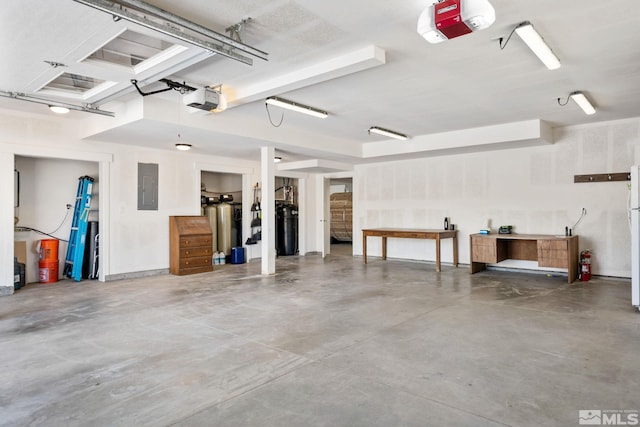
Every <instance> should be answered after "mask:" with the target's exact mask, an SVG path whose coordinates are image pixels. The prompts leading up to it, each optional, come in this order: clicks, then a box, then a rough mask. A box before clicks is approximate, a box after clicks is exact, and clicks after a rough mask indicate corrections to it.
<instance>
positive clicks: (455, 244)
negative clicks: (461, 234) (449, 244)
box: [453, 236, 458, 267]
mask: <svg viewBox="0 0 640 427" xmlns="http://www.w3.org/2000/svg"><path fill="white" fill-rule="evenodd" d="M453 265H455V266H456V267H458V238H457V237H456V236H453Z"/></svg>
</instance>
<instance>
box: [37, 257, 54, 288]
mask: <svg viewBox="0 0 640 427" xmlns="http://www.w3.org/2000/svg"><path fill="white" fill-rule="evenodd" d="M58 264H59V261H58V260H55V261H40V262H38V269H39V270H40V283H55V282H57V281H58Z"/></svg>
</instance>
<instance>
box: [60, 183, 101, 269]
mask: <svg viewBox="0 0 640 427" xmlns="http://www.w3.org/2000/svg"><path fill="white" fill-rule="evenodd" d="M78 179H79V180H80V182H79V183H78V194H77V195H76V204H75V206H74V208H73V222H72V223H71V235H70V236H69V244H68V246H67V257H66V259H65V261H64V275H65V276H66V277H68V278H70V279H73V280H75V281H76V282H79V281H80V279H82V261H83V259H84V245H85V240H86V238H87V223H88V222H89V208H90V207H91V190H92V189H93V181H94V180H93V178H91V177H90V176H81V177H80V178H78Z"/></svg>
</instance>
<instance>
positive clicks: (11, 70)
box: [0, 0, 640, 163]
mask: <svg viewBox="0 0 640 427" xmlns="http://www.w3.org/2000/svg"><path fill="white" fill-rule="evenodd" d="M148 3H151V4H153V5H155V6H158V7H161V8H163V9H165V10H167V11H170V12H172V13H174V14H176V15H179V16H182V17H184V18H186V19H189V20H191V21H194V22H196V23H198V24H201V25H203V26H205V27H208V28H210V29H212V30H215V31H217V32H219V33H224V32H225V28H227V27H229V26H231V25H233V24H235V23H237V22H239V21H241V20H242V19H244V18H248V17H250V18H252V21H251V22H250V23H249V24H248V25H247V26H246V31H245V34H244V36H243V41H244V42H245V43H247V44H249V45H251V46H253V47H256V48H258V49H260V50H263V51H266V52H268V53H269V60H268V61H262V60H260V59H254V64H253V66H248V65H245V64H242V63H240V62H236V61H233V60H231V59H228V58H225V57H222V56H220V55H214V56H209V55H203V52H202V50H199V49H193V48H192V47H189V46H188V47H189V48H190V49H191V50H190V51H189V53H188V54H187V53H185V55H186V56H185V57H184V58H182V60H183V63H182V66H184V65H185V64H186V65H188V64H190V63H192V62H197V61H200V62H197V63H196V64H195V65H190V66H187V67H186V68H184V69H181V70H179V71H177V69H178V68H180V66H179V64H178V62H176V64H174V65H175V67H174V68H173V69H170V70H168V71H167V72H170V74H166V73H165V75H163V74H162V73H148V74H147V75H145V76H142V77H143V78H142V79H141V80H143V81H144V83H145V84H147V83H150V84H148V85H146V86H145V87H144V88H143V89H145V90H154V89H159V88H162V87H163V85H161V84H158V83H152V82H153V81H156V80H157V79H159V78H162V77H169V78H171V79H172V80H176V81H181V82H182V81H185V82H186V83H187V84H189V85H191V86H197V87H202V86H204V85H217V84H223V90H224V93H225V94H227V95H228V97H229V99H230V101H231V104H232V107H231V108H229V109H228V110H227V111H225V112H223V113H217V114H208V115H204V114H189V113H188V112H187V111H188V108H187V107H184V106H183V105H182V102H181V97H182V96H181V95H180V94H179V93H178V92H174V91H171V92H167V93H164V94H160V95H153V96H148V97H145V98H144V102H140V99H139V98H140V95H138V94H137V93H136V92H135V89H134V88H133V87H132V86H131V85H130V84H129V77H128V76H127V75H118V76H115V77H113V78H114V79H119V86H118V88H117V90H116V89H114V90H113V91H112V92H114V93H116V94H117V95H118V96H117V97H115V98H114V99H113V100H112V101H113V102H111V103H107V104H105V105H102V106H101V108H102V109H105V110H113V111H116V112H117V115H116V118H108V117H99V116H93V115H90V114H87V113H82V112H72V113H71V114H69V115H67V116H64V117H61V118H59V120H83V121H85V120H86V121H88V120H94V121H98V122H99V126H97V128H98V129H100V131H99V132H97V133H91V134H87V135H85V136H86V137H87V138H90V139H97V140H103V141H109V142H116V143H127V144H139V145H143V146H154V147H160V148H167V149H170V148H172V146H173V143H174V142H175V139H176V136H177V134H178V133H180V134H181V138H182V139H184V140H188V141H189V142H190V143H191V144H193V146H194V152H197V153H206V154H220V155H225V156H230V157H243V158H251V159H258V158H259V155H260V150H259V147H260V146H264V145H270V146H275V147H276V150H277V151H278V153H280V155H282V157H284V158H285V160H290V161H291V160H295V161H300V160H306V159H323V160H327V161H339V162H347V163H358V162H362V161H364V160H363V158H362V156H361V152H362V146H363V144H368V143H373V142H380V141H384V140H385V138H384V137H380V136H374V135H369V134H368V133H367V129H368V128H369V127H371V126H374V125H375V126H380V127H384V128H389V129H393V130H397V131H399V132H402V133H405V134H408V135H410V136H411V137H412V139H416V138H419V137H420V136H423V135H432V134H437V133H443V132H451V131H460V130H464V129H470V128H476V127H483V126H493V125H501V124H507V123H513V122H520V121H527V120H534V119H540V120H543V121H545V122H547V123H549V124H550V125H551V126H553V127H556V126H566V125H575V124H582V123H592V122H598V121H607V120H615V119H621V118H628V117H637V116H639V115H640V54H639V52H640V31H638V27H639V24H640V2H638V1H635V0H609V1H593V0H564V1H561V2H559V1H556V0H537V1H524V0H491V3H492V4H493V6H494V7H495V9H496V15H497V19H496V22H495V24H494V25H493V26H491V27H490V28H489V29H486V30H483V31H479V32H475V33H472V34H470V35H466V36H463V37H459V38H456V39H453V40H449V41H446V42H444V43H441V44H437V45H431V44H429V43H427V42H426V41H425V40H424V39H422V38H421V37H420V36H419V35H418V34H417V33H416V25H417V20H418V17H419V15H420V13H421V12H422V10H423V9H425V7H426V6H427V4H428V3H429V2H428V1H427V0H403V1H389V0H385V1H383V0H366V1H365V0H349V1H338V0H323V1H317V0H272V1H269V2H265V1H258V0H234V1H231V2H230V1H228V0H227V1H224V0H182V1H180V2H176V1H170V0H148ZM0 14H1V18H2V21H1V22H0V27H1V28H2V30H1V31H2V40H3V43H2V44H1V47H0V49H1V50H0V54H1V55H2V58H3V63H4V66H3V67H0V90H2V91H11V92H27V93H30V92H34V91H35V90H37V89H38V88H39V86H41V85H42V84H45V83H46V82H47V81H48V80H50V79H51V78H52V77H54V76H55V75H56V73H59V72H60V70H56V69H52V68H51V67H50V66H48V65H47V64H46V63H44V62H43V61H45V60H52V61H59V62H63V63H68V62H69V63H71V62H73V63H77V61H80V60H82V59H83V58H84V56H83V55H86V54H87V53H90V51H93V50H95V49H96V48H98V47H99V46H101V45H102V44H103V43H104V42H106V41H108V39H109V38H110V37H113V35H115V34H116V33H118V32H119V31H121V30H122V29H123V28H124V26H129V27H130V28H135V27H136V26H135V25H133V26H132V24H128V23H126V22H124V21H119V22H114V21H113V20H112V19H111V17H110V16H109V15H107V14H105V13H103V12H100V11H97V10H94V9H92V8H89V7H87V6H84V5H82V4H79V3H77V2H75V1H73V0H47V1H46V2H45V1H41V0H5V1H4V2H3V8H2V10H1V11H0ZM525 20H528V21H531V22H532V23H533V24H534V26H535V27H536V29H537V30H538V32H539V33H540V34H541V35H542V36H543V37H544V38H545V40H546V41H547V43H548V44H549V45H550V46H551V48H552V49H553V50H554V52H555V53H556V55H557V56H558V57H559V58H560V60H561V62H562V67H561V68H560V69H559V70H555V71H549V70H547V69H546V68H545V67H544V66H543V65H542V63H540V61H539V60H538V59H537V58H536V57H535V56H534V55H533V53H532V52H531V51H530V50H529V49H528V48H527V47H526V46H525V45H524V43H523V42H522V41H521V40H520V39H519V38H518V37H513V38H512V39H511V41H510V42H509V44H508V45H507V47H506V48H505V49H504V50H501V49H500V48H499V42H498V40H497V39H498V38H500V37H502V36H507V35H508V34H509V32H510V31H511V29H512V28H513V27H514V26H515V25H516V24H518V23H519V22H521V21H525ZM9 40H11V43H9V42H8V41H9ZM174 42H175V41H174ZM374 47H376V48H377V49H378V51H379V52H383V53H384V55H383V57H382V60H380V58H368V59H367V58H364V59H363V58H361V57H358V52H360V53H362V52H363V51H365V52H369V50H372V49H373V48H374ZM363 49H364V50H363ZM203 58H205V59H203ZM338 59H340V61H338ZM74 61H75V62H74ZM341 61H342V62H341ZM336 64H337V65H336ZM7 65H8V66H7ZM575 90H582V91H584V92H585V93H586V94H587V95H588V96H589V97H590V98H591V100H592V101H593V103H594V104H595V105H596V107H597V110H598V113H597V114H596V115H594V116H586V115H585V114H584V113H583V112H582V111H581V110H580V109H579V108H578V107H577V105H575V104H574V103H572V102H570V103H569V104H568V105H567V106H565V107H561V106H559V105H558V102H557V98H559V97H562V98H564V99H566V97H567V95H568V94H569V93H570V92H572V91H575ZM269 95H278V96H281V97H283V98H287V99H291V100H294V101H296V102H300V103H303V104H307V105H310V106H313V107H316V108H319V109H322V110H325V111H328V112H329V113H330V116H329V118H327V119H324V120H322V119H316V118H312V117H308V116H304V115H301V114H297V113H293V112H286V113H285V116H284V122H283V124H282V126H280V127H279V128H275V127H273V126H272V125H271V124H270V123H269V120H268V118H267V112H266V109H265V106H264V98H265V97H266V96H269ZM91 101H95V100H91ZM0 108H2V109H11V110H28V111H31V112H35V113H38V114H43V115H50V114H52V113H50V112H49V111H48V110H46V108H44V106H41V105H37V104H31V103H26V102H22V101H17V100H13V99H7V98H0ZM281 111H282V110H279V109H277V108H271V113H272V117H273V120H274V121H279V119H280V115H281ZM118 115H120V117H118ZM88 116H91V117H88ZM128 117H135V119H128ZM79 118H80V119H79ZM92 128H96V126H92ZM390 143H391V142H390ZM393 143H394V144H411V140H410V141H409V142H400V141H394V142H393ZM283 153H284V154H283ZM368 161H370V160H368Z"/></svg>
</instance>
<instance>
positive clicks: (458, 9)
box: [418, 0, 496, 43]
mask: <svg viewBox="0 0 640 427" xmlns="http://www.w3.org/2000/svg"><path fill="white" fill-rule="evenodd" d="M495 20H496V11H495V9H494V8H493V6H491V3H489V0H439V1H432V4H431V5H430V6H428V7H427V8H426V9H425V10H424V11H423V12H422V14H421V15H420V19H419V20H418V34H420V35H421V36H422V37H424V38H425V40H427V41H428V42H429V43H440V42H443V41H445V40H448V39H453V38H456V37H460V36H463V35H465V34H469V33H471V32H473V31H478V30H483V29H485V28H488V27H490V26H491V25H492V24H493V23H494V22H495Z"/></svg>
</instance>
